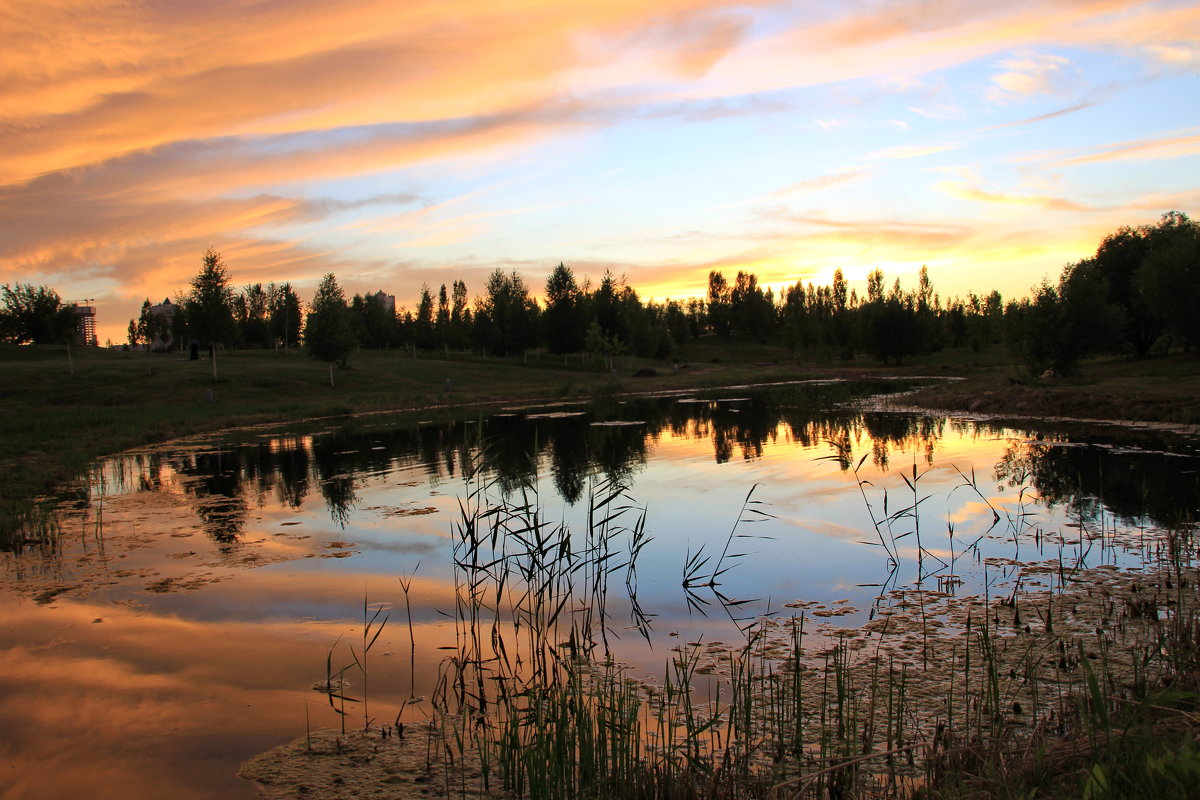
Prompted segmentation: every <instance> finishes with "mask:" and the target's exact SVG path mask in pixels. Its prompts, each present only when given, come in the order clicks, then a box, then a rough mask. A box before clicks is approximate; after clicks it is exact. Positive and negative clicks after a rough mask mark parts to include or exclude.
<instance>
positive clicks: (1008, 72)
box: [987, 53, 1072, 103]
mask: <svg viewBox="0 0 1200 800" xmlns="http://www.w3.org/2000/svg"><path fill="white" fill-rule="evenodd" d="M1070 63H1071V61H1070V59H1068V58H1066V57H1064V56H1058V55H1052V54H1048V53H1040V54H1039V53H1025V54H1023V55H1021V56H1019V57H1017V58H1010V59H1005V60H1004V61H1001V62H1000V67H1001V69H1003V70H1004V71H1003V72H1000V73H997V74H995V75H993V76H992V78H991V84H992V85H991V86H990V87H989V88H988V90H987V99H988V100H989V101H991V102H993V103H1012V102H1016V101H1018V100H1025V99H1027V98H1029V97H1033V96H1035V95H1039V94H1064V93H1066V91H1067V90H1068V89H1069V88H1070V85H1071V83H1072V80H1071V76H1070V75H1069V74H1068V72H1067V69H1066V68H1067V67H1068V65H1070Z"/></svg>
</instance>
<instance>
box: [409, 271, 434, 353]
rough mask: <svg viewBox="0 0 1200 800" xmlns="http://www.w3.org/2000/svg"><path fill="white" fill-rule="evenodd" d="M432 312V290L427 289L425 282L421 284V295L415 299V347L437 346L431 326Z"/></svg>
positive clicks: (432, 320)
mask: <svg viewBox="0 0 1200 800" xmlns="http://www.w3.org/2000/svg"><path fill="white" fill-rule="evenodd" d="M434 313H435V312H434V307H433V292H431V291H430V290H429V286H428V285H427V284H422V285H421V297H420V299H419V300H418V301H417V315H416V318H415V320H414V322H415V324H416V327H415V329H414V330H413V335H414V336H415V337H416V340H417V347H423V348H426V349H429V348H433V347H436V346H437V343H438V342H437V334H436V332H435V330H434V327H433V325H434Z"/></svg>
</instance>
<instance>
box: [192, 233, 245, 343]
mask: <svg viewBox="0 0 1200 800" xmlns="http://www.w3.org/2000/svg"><path fill="white" fill-rule="evenodd" d="M184 307H185V309H186V313H187V321H188V328H189V330H190V331H191V334H192V336H193V337H194V338H196V339H199V340H200V341H201V342H202V343H204V344H207V345H218V344H226V343H232V341H233V337H234V320H233V290H232V289H230V288H229V270H228V269H227V268H226V267H225V263H224V262H223V261H222V260H221V254H220V253H218V252H217V251H216V250H213V249H212V248H209V249H208V250H206V251H205V253H204V263H203V264H202V266H201V267H200V272H199V273H198V274H197V275H196V277H194V278H192V284H191V291H190V292H189V293H188V296H187V298H186V299H185V301H184Z"/></svg>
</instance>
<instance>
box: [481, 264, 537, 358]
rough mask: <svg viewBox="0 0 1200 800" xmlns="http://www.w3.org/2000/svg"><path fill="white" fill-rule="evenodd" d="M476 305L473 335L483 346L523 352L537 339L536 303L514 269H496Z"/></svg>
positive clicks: (492, 349) (495, 350)
mask: <svg viewBox="0 0 1200 800" xmlns="http://www.w3.org/2000/svg"><path fill="white" fill-rule="evenodd" d="M485 290H486V292H487V294H486V295H485V296H484V297H482V298H480V300H479V302H478V303H477V305H476V314H475V329H474V332H475V338H476V340H477V342H478V343H479V345H480V346H481V347H483V349H485V350H490V351H492V352H500V353H504V354H506V355H515V354H517V353H523V352H524V351H525V350H526V348H529V347H532V346H533V345H534V343H535V342H536V341H537V325H538V307H537V304H536V303H535V302H534V301H533V299H532V298H531V297H530V296H529V290H528V288H526V286H525V281H524V280H523V279H522V278H521V276H520V275H519V274H517V273H516V272H515V271H514V272H511V273H508V274H505V273H504V272H503V271H502V270H496V271H495V272H493V273H492V274H491V276H489V277H488V281H487V285H486V287H485Z"/></svg>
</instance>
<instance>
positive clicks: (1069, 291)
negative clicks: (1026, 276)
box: [1006, 259, 1123, 376]
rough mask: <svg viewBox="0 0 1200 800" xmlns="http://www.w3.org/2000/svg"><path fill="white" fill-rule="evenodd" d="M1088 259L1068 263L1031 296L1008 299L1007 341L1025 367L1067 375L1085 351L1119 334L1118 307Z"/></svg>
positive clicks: (1094, 349) (1099, 347)
mask: <svg viewBox="0 0 1200 800" xmlns="http://www.w3.org/2000/svg"><path fill="white" fill-rule="evenodd" d="M1089 267H1090V263H1089V260H1088V259H1085V260H1084V261H1081V262H1079V263H1077V264H1072V265H1068V266H1067V268H1066V269H1064V270H1063V274H1062V277H1060V278H1059V281H1058V285H1057V286H1054V285H1052V284H1050V283H1049V282H1048V281H1043V282H1042V284H1041V285H1040V286H1038V287H1036V288H1035V289H1034V295H1033V297H1032V298H1031V299H1027V300H1022V301H1020V302H1018V303H1012V304H1010V305H1009V308H1008V313H1007V314H1006V319H1007V322H1008V325H1009V337H1010V340H1009V341H1010V346H1011V347H1012V348H1013V350H1014V351H1015V352H1016V353H1017V355H1018V356H1019V357H1020V358H1021V360H1022V361H1023V362H1024V363H1025V366H1026V367H1027V368H1028V369H1029V371H1030V372H1031V373H1032V374H1034V375H1038V374H1042V373H1044V372H1046V371H1047V370H1049V371H1050V372H1052V373H1053V374H1054V375H1059V376H1070V375H1073V374H1074V373H1075V372H1076V371H1077V370H1078V368H1079V362H1080V361H1081V360H1082V359H1083V358H1084V357H1085V356H1087V355H1089V354H1091V353H1095V352H1101V351H1104V350H1106V349H1109V348H1110V347H1111V343H1112V342H1114V341H1116V340H1117V339H1118V338H1119V337H1120V335H1121V323H1122V319H1123V317H1122V314H1121V309H1120V308H1118V307H1117V306H1116V305H1115V304H1112V303H1109V302H1108V299H1107V297H1108V294H1109V290H1108V287H1107V285H1105V282H1104V280H1103V279H1102V278H1101V277H1100V276H1099V275H1098V274H1097V272H1096V271H1095V270H1093V269H1090V268H1089Z"/></svg>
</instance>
